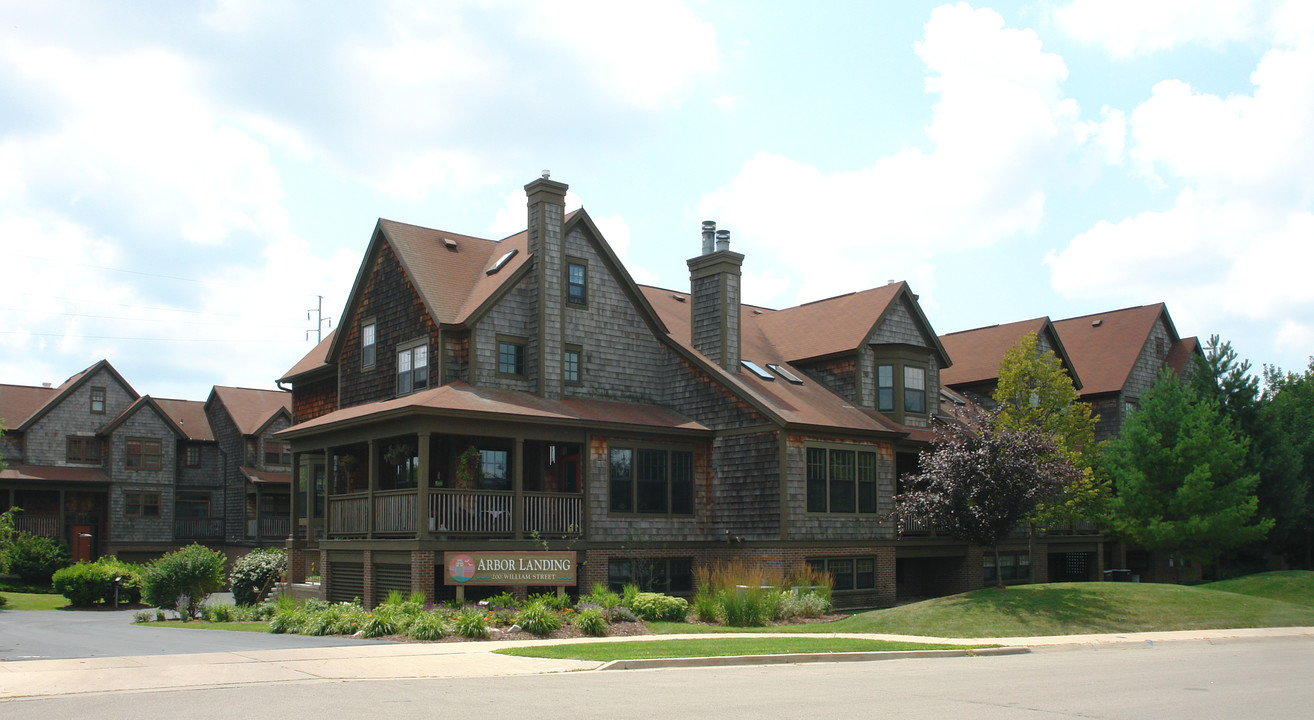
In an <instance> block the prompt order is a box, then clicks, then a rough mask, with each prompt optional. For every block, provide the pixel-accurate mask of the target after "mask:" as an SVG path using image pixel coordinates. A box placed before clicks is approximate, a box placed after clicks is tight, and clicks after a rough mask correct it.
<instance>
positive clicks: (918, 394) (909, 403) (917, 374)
mask: <svg viewBox="0 0 1314 720" xmlns="http://www.w3.org/2000/svg"><path fill="white" fill-rule="evenodd" d="M903 411H904V412H910V413H924V412H926V368H924V367H914V366H912V365H904V366H903Z"/></svg>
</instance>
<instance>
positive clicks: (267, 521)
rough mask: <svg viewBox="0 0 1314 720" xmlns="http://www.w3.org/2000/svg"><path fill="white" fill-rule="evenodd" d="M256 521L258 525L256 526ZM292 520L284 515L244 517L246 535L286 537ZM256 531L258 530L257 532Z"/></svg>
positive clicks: (251, 536)
mask: <svg viewBox="0 0 1314 720" xmlns="http://www.w3.org/2000/svg"><path fill="white" fill-rule="evenodd" d="M257 522H259V526H258V527H257ZM291 527H292V522H291V520H290V519H288V518H285V517H261V518H260V519H259V521H257V520H256V519H255V518H247V519H246V536H247V537H250V538H274V539H281V538H286V537H287V536H288V533H289V532H290V531H291V530H290V529H291ZM257 531H258V532H257Z"/></svg>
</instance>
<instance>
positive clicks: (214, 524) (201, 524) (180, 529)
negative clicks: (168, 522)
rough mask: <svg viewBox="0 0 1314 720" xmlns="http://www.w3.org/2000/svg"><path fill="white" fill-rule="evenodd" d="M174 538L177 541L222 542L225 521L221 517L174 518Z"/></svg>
mask: <svg viewBox="0 0 1314 720" xmlns="http://www.w3.org/2000/svg"><path fill="white" fill-rule="evenodd" d="M173 537H174V539H176V540H222V539H223V537H224V519H223V518H221V517H196V518H174V521H173Z"/></svg>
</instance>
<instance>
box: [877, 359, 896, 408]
mask: <svg viewBox="0 0 1314 720" xmlns="http://www.w3.org/2000/svg"><path fill="white" fill-rule="evenodd" d="M876 409H877V410H880V411H881V412H894V366H893V365H877V366H876Z"/></svg>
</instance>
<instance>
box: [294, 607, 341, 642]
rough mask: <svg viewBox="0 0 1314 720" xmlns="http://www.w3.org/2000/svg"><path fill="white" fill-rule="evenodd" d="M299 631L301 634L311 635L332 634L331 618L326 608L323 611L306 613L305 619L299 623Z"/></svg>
mask: <svg viewBox="0 0 1314 720" xmlns="http://www.w3.org/2000/svg"><path fill="white" fill-rule="evenodd" d="M299 632H300V633H301V634H302V635H312V636H315V637H318V636H320V635H332V634H333V618H331V617H329V613H328V611H327V610H326V611H324V612H317V613H307V614H306V619H305V621H304V622H302V623H301V627H300V629H299Z"/></svg>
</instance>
